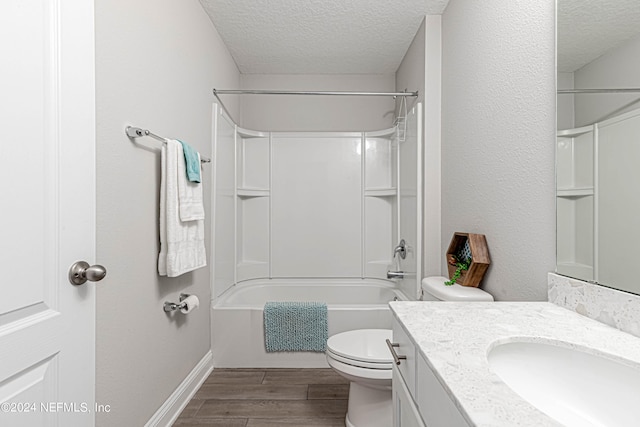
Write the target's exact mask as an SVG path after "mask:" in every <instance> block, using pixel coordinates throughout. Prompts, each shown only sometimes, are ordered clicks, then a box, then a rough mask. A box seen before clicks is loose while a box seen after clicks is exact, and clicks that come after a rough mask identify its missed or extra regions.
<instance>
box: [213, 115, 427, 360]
mask: <svg viewBox="0 0 640 427" xmlns="http://www.w3.org/2000/svg"><path fill="white" fill-rule="evenodd" d="M421 111H422V110H421V105H420V104H417V105H416V107H415V108H414V109H412V110H411V111H410V112H409V113H408V114H406V115H405V117H404V118H403V119H404V120H403V121H402V125H403V132H402V133H401V132H399V128H397V127H392V128H388V129H384V130H380V131H374V132H369V131H367V132H260V131H254V130H247V129H242V128H240V127H238V126H237V125H236V124H235V123H234V122H233V121H232V120H231V119H230V117H229V116H228V114H227V113H225V112H224V107H222V108H219V107H218V105H217V104H215V105H214V112H213V113H214V114H213V123H214V132H213V135H214V156H213V157H214V159H215V162H216V164H215V169H214V173H215V176H214V185H213V193H212V204H213V212H214V213H213V218H214V220H213V221H214V223H213V229H212V236H211V237H212V239H211V240H212V242H213V243H214V246H213V250H212V252H213V275H212V281H213V283H212V304H211V310H212V311H211V321H212V325H211V326H212V328H211V333H212V337H211V343H212V352H213V360H214V366H215V367H225V368H234V367H235V368H239V367H247V368H267V367H282V368H291V367H305V368H312V367H328V363H327V359H326V356H325V354H324V353H314V352H307V351H300V352H290V351H283V352H275V353H274V352H267V351H266V348H265V338H264V331H265V329H264V322H263V314H264V311H263V308H264V305H265V303H267V302H319V303H326V304H327V320H328V321H327V323H328V335H329V337H331V336H333V335H335V334H338V333H340V332H345V331H350V330H355V329H390V327H391V313H390V310H389V307H388V303H389V302H390V301H393V300H408V299H415V298H416V297H417V295H418V289H419V279H418V278H419V277H420V275H421V272H420V263H419V262H416V260H419V259H421V253H420V248H421V243H420V241H419V240H418V239H419V236H420V235H421V233H420V230H419V224H420V220H419V207H420V206H421V199H420V194H421V193H422V191H421V187H420V185H421V184H420V183H421V180H420V179H419V178H418V177H419V170H420V169H421V168H420V163H419V162H420V158H421V153H420V148H419V147H420V144H419V143H418V139H419V135H421V134H422V132H421V130H420V126H421V122H420V119H419V118H420V117H421ZM402 239H405V240H406V248H407V250H406V259H405V257H402V259H401V257H400V256H396V255H398V254H399V253H402V254H405V250H404V249H402V250H400V251H398V250H396V251H394V247H396V246H397V245H398V244H399V243H398V242H400V241H401V240H402ZM389 270H392V271H395V272H396V273H398V274H397V275H396V276H395V277H396V279H395V280H389V279H388V276H387V272H388V271H389ZM401 270H404V271H409V272H413V274H412V275H409V276H407V277H404V275H403V274H400V273H402V272H401Z"/></svg>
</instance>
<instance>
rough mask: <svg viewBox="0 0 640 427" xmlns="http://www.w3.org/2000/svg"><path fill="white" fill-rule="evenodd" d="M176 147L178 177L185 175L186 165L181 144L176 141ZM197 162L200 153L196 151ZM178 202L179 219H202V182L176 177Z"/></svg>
mask: <svg viewBox="0 0 640 427" xmlns="http://www.w3.org/2000/svg"><path fill="white" fill-rule="evenodd" d="M176 142H177V143H178V145H179V147H178V156H179V157H178V159H182V161H180V160H178V177H186V176H187V167H186V162H185V160H184V151H183V149H182V144H180V142H179V141H176ZM198 164H200V153H198ZM178 203H179V205H180V220H181V221H195V220H198V219H204V203H203V200H202V184H200V183H199V182H191V181H189V180H188V179H182V178H179V179H178Z"/></svg>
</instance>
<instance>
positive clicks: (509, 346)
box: [487, 340, 640, 427]
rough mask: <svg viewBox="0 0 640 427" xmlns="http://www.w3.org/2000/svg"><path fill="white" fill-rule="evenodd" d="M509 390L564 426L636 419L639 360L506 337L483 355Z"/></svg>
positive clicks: (618, 425)
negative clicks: (636, 361) (485, 355)
mask: <svg viewBox="0 0 640 427" xmlns="http://www.w3.org/2000/svg"><path fill="white" fill-rule="evenodd" d="M487 357H488V360H489V365H490V367H491V369H492V370H493V371H494V372H495V373H496V374H497V375H498V376H499V377H500V379H502V381H504V382H505V383H506V384H507V385H508V386H509V387H510V388H511V389H512V390H513V391H515V392H516V393H517V394H519V395H520V396H521V397H522V398H523V399H525V400H526V401H528V402H529V403H531V404H532V405H533V406H535V407H536V408H538V409H539V410H540V411H542V412H544V413H545V414H547V415H549V416H550V417H552V418H554V419H555V420H556V421H558V422H560V423H561V424H563V425H566V426H570V427H573V426H576V427H587V426H610V427H623V426H630V427H631V426H633V427H637V426H638V425H640V365H639V364H637V363H634V362H631V361H626V360H621V359H614V358H613V357H611V358H609V357H608V356H606V355H604V354H602V353H597V352H596V354H593V353H591V352H587V351H585V350H584V349H580V348H571V346H570V345H569V344H565V343H562V342H550V343H541V342H527V341H524V340H523V341H515V342H514V341H511V342H506V343H500V344H497V345H495V346H494V347H493V348H492V349H491V350H490V351H489V353H488V355H487Z"/></svg>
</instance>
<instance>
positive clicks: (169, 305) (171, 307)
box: [164, 294, 191, 313]
mask: <svg viewBox="0 0 640 427" xmlns="http://www.w3.org/2000/svg"><path fill="white" fill-rule="evenodd" d="M190 296H191V295H190V294H180V303H175V302H171V301H165V302H164V311H165V312H166V313H171V312H172V311H176V310H181V309H183V308H185V307H186V306H187V303H186V302H184V300H186V299H187V297H190Z"/></svg>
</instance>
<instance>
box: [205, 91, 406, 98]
mask: <svg viewBox="0 0 640 427" xmlns="http://www.w3.org/2000/svg"><path fill="white" fill-rule="evenodd" d="M213 94H214V95H338V96H414V97H416V96H418V91H415V92H340V91H338V92H331V91H298V90H254V89H226V90H221V89H213Z"/></svg>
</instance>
